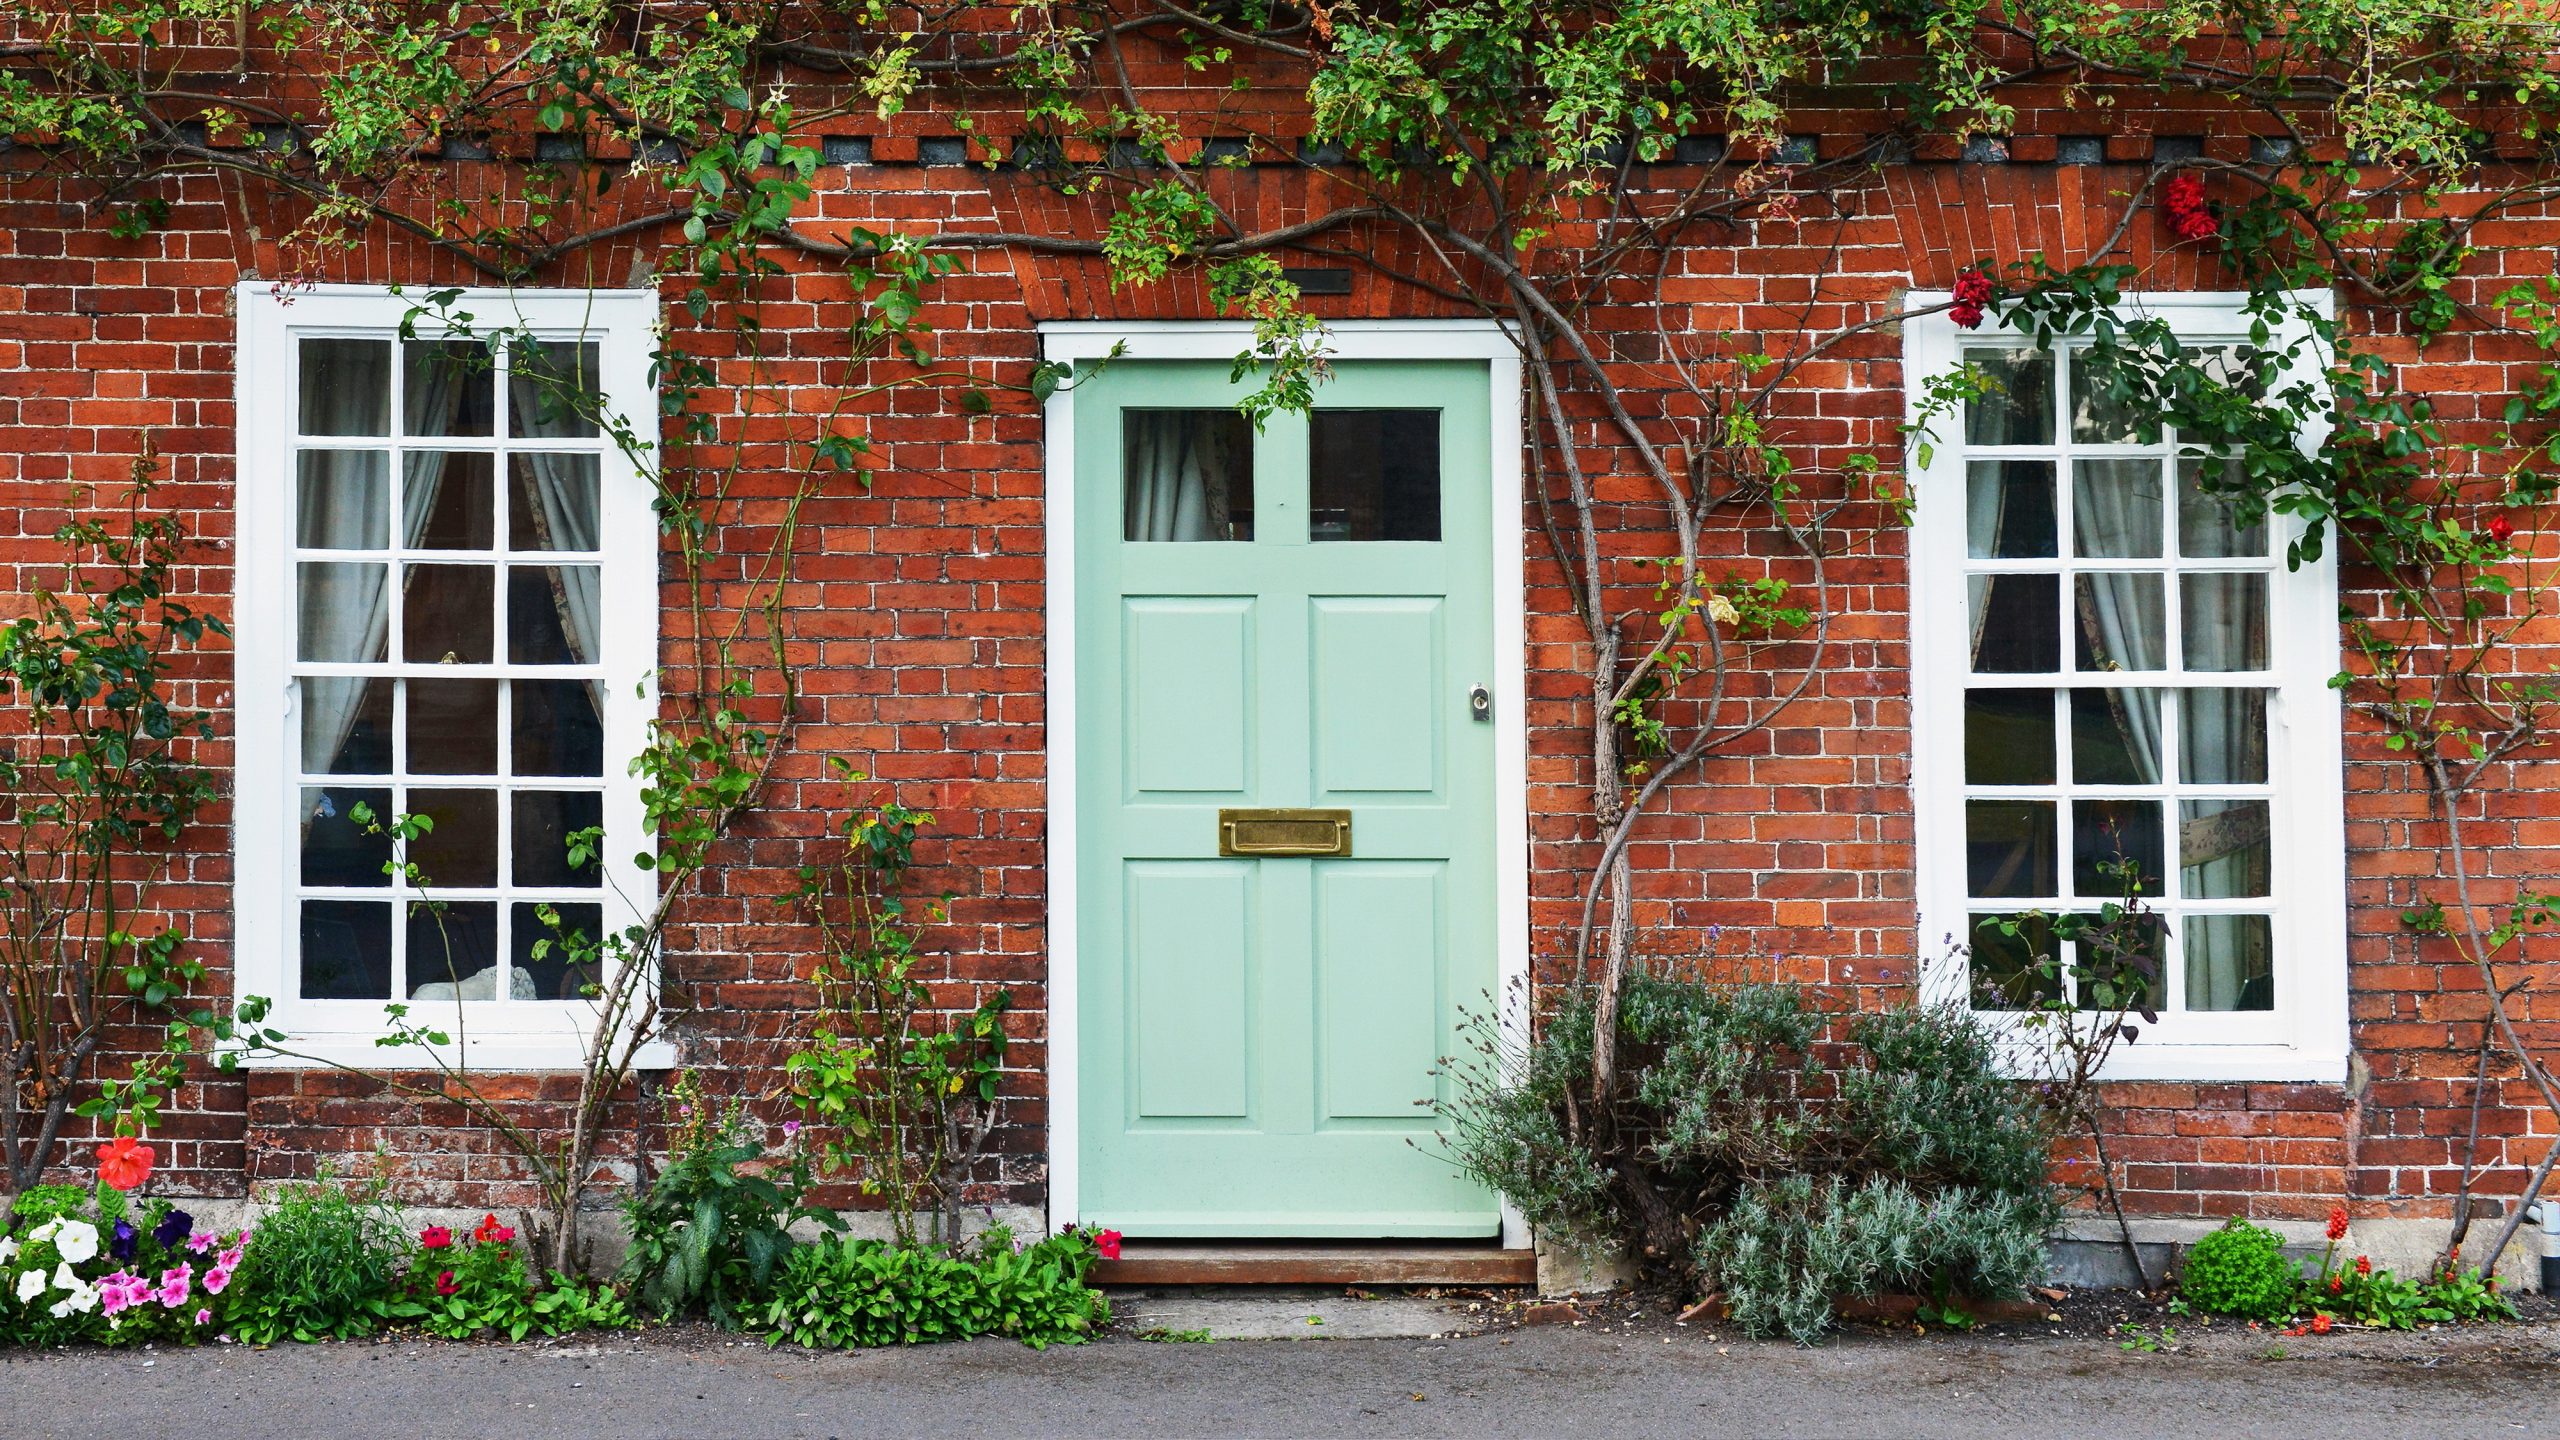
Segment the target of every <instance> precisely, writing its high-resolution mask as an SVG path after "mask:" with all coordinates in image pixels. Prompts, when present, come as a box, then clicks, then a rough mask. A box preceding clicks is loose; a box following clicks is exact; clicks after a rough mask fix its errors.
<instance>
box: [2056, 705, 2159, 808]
mask: <svg viewBox="0 0 2560 1440" xmlns="http://www.w3.org/2000/svg"><path fill="white" fill-rule="evenodd" d="M2160 778H2161V777H2160V692H2159V691H2157V690H2132V689H2116V690H2074V691H2072V692H2071V779H2072V781H2073V783H2075V784H2080V785H2157V784H2159V783H2160Z"/></svg>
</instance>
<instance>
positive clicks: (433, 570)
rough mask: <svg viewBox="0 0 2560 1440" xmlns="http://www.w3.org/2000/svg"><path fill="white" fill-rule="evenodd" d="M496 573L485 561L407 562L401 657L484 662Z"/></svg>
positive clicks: (415, 662) (415, 661)
mask: <svg viewBox="0 0 2560 1440" xmlns="http://www.w3.org/2000/svg"><path fill="white" fill-rule="evenodd" d="M494 580H495V576H494V574H493V573H492V571H491V569H490V567H488V566H486V565H411V566H408V567H407V568H405V569H404V570H403V571H402V572H401V613H400V658H401V659H402V660H405V661H407V662H408V663H409V664H412V665H485V664H487V663H489V658H490V653H491V652H490V643H489V642H490V635H489V630H490V625H491V623H492V622H491V620H490V614H489V608H490V602H491V600H492V598H493V596H492V594H491V591H492V588H493V582H494Z"/></svg>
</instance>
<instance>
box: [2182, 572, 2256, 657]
mask: <svg viewBox="0 0 2560 1440" xmlns="http://www.w3.org/2000/svg"><path fill="white" fill-rule="evenodd" d="M2178 583H2179V587H2180V593H2179V600H2180V603H2181V604H2182V605H2183V606H2184V607H2185V611H2186V613H2185V615H2184V617H2183V619H2182V620H2181V621H2180V626H2179V628H2180V629H2182V630H2183V631H2185V637H2184V638H2185V655H2186V662H2187V668H2188V669H2190V670H2264V669H2266V668H2267V577H2266V576H2264V575H2183V576H2180V577H2179V581H2178Z"/></svg>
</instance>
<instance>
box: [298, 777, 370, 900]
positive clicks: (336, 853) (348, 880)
mask: <svg viewBox="0 0 2560 1440" xmlns="http://www.w3.org/2000/svg"><path fill="white" fill-rule="evenodd" d="M358 806H363V807H364V808H365V809H366V810H368V811H370V812H371V816H372V819H371V822H370V823H369V824H358V823H357V821H356V818H355V811H356V807H358ZM390 823H391V792H390V791H388V790H376V789H349V788H345V787H342V786H337V785H331V786H328V787H327V788H325V789H324V788H322V787H320V786H317V785H306V786H304V787H303V790H302V883H303V884H305V885H348V886H358V885H361V886H383V885H388V884H390V883H391V877H390V876H388V875H385V874H384V873H383V871H382V867H383V866H385V865H388V864H390V863H391V837H390V836H389V835H388V834H382V833H374V834H368V833H367V832H368V831H383V830H385V829H386V828H387V827H388V826H389V825H390Z"/></svg>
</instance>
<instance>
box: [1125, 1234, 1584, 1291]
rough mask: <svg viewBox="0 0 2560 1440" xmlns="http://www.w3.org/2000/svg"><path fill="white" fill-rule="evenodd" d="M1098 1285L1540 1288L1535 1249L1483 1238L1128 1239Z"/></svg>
mask: <svg viewBox="0 0 2560 1440" xmlns="http://www.w3.org/2000/svg"><path fill="white" fill-rule="evenodd" d="M1092 1279H1093V1283H1095V1284H1097V1285H1535V1284H1536V1283H1538V1256H1537V1252H1536V1251H1534V1250H1505V1249H1503V1248H1501V1247H1500V1246H1498V1245H1493V1244H1489V1243H1486V1242H1483V1241H1472V1240H1461V1241H1455V1242H1451V1241H1433V1240H1371V1241H1312V1240H1125V1241H1122V1242H1121V1246H1120V1258H1119V1259H1117V1260H1101V1261H1097V1262H1095V1264H1094V1267H1093V1276H1092Z"/></svg>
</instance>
